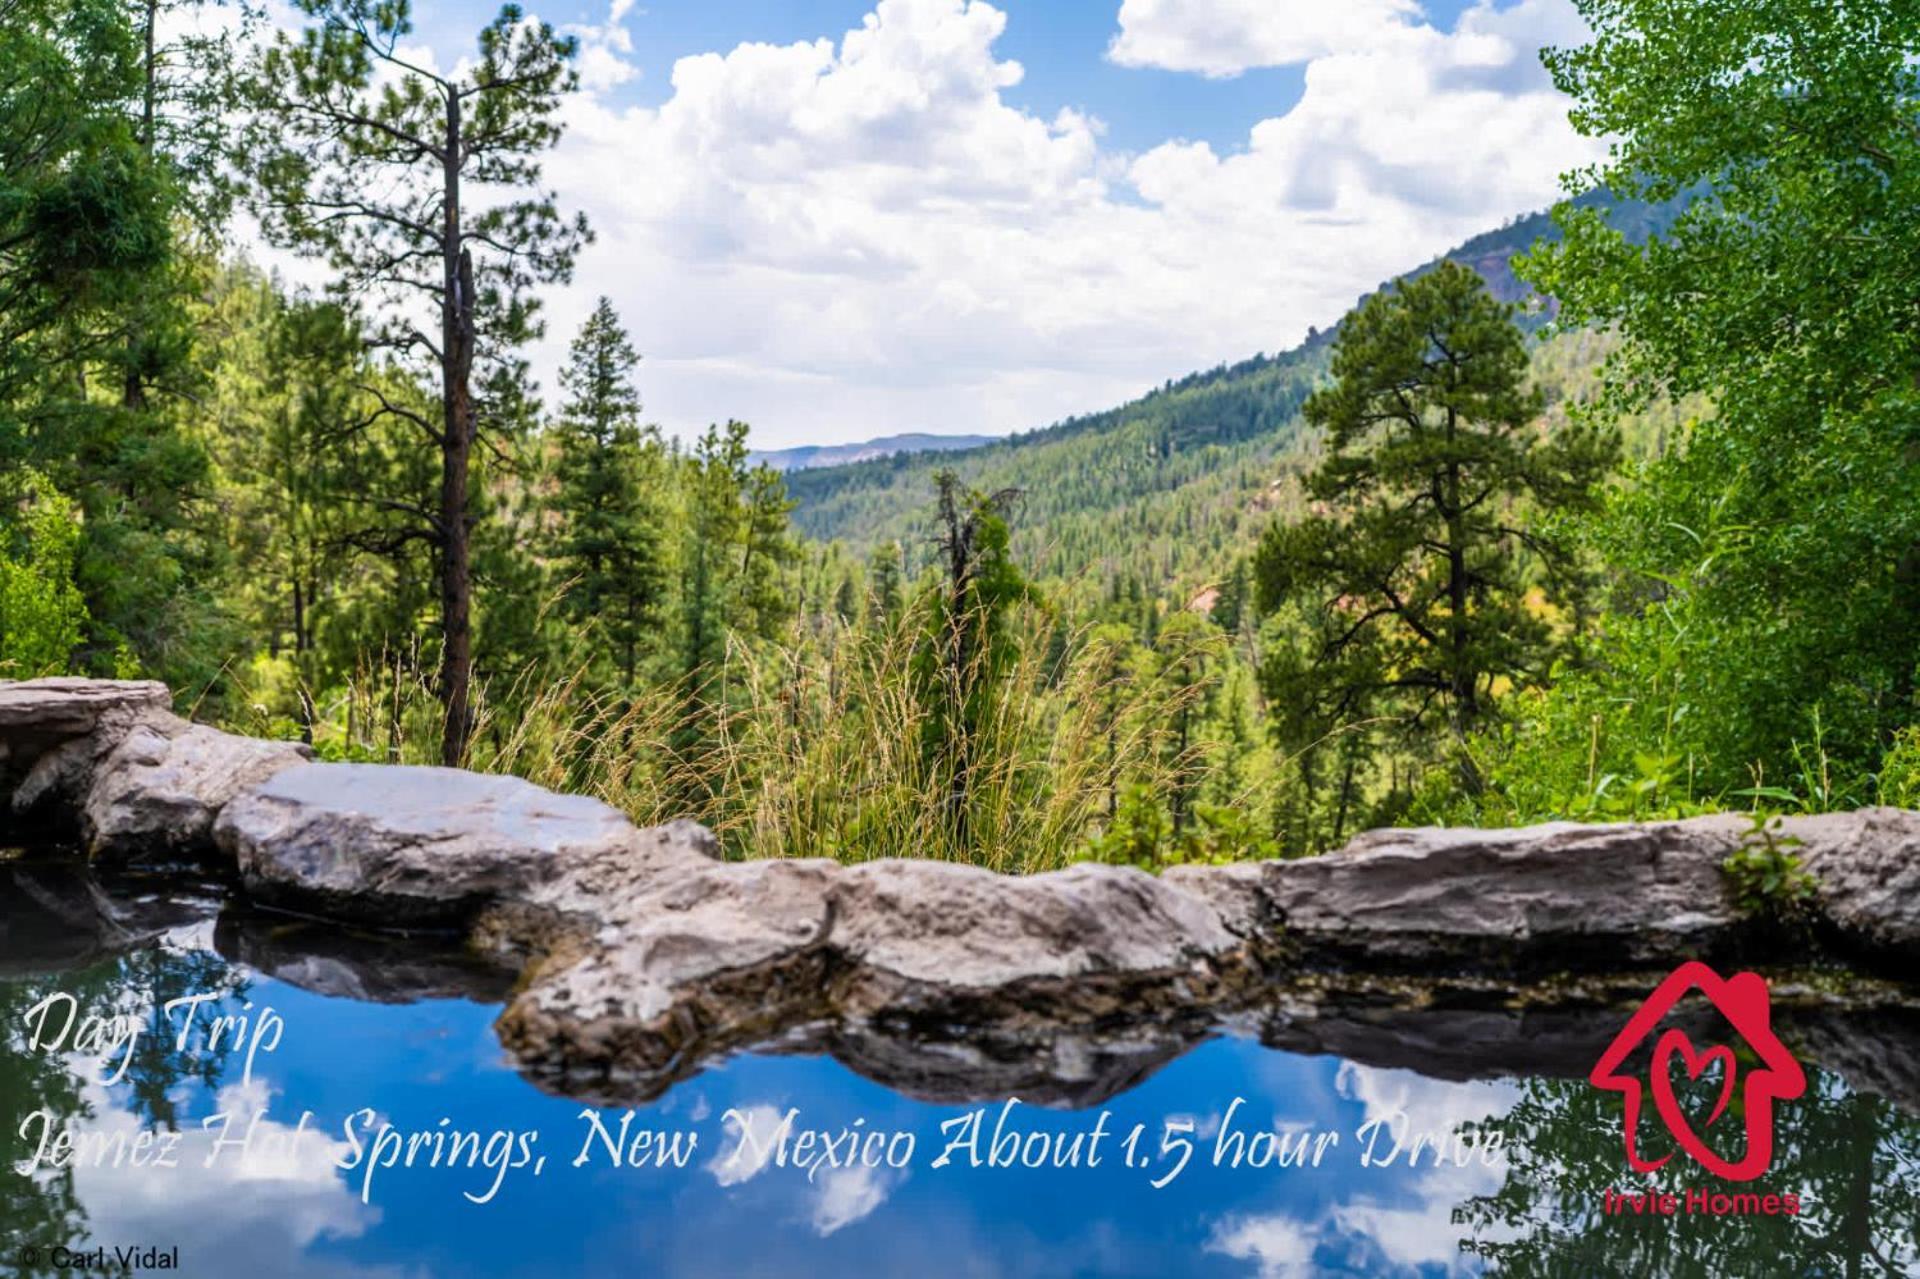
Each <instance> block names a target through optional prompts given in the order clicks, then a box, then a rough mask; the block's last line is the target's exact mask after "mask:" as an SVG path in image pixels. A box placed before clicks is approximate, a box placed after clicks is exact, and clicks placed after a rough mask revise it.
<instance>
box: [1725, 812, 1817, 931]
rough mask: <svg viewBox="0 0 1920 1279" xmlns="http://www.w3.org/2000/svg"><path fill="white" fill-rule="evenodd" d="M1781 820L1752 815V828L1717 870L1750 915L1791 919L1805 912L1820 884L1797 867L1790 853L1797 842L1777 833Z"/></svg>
mask: <svg viewBox="0 0 1920 1279" xmlns="http://www.w3.org/2000/svg"><path fill="white" fill-rule="evenodd" d="M1779 828H1780V819H1779V818H1778V817H1768V816H1767V815H1765V814H1764V813H1755V814H1754V815H1753V828H1752V829H1751V830H1749V831H1748V832H1747V834H1746V835H1745V837H1744V838H1742V839H1741V841H1740V847H1739V848H1738V849H1736V850H1735V851H1733V852H1731V853H1729V854H1728V855H1727V857H1726V860H1725V861H1723V862H1721V863H1720V868H1721V870H1722V871H1724V872H1725V873H1726V876H1727V880H1728V882H1729V883H1730V884H1731V885H1732V887H1733V894H1734V900H1735V901H1736V902H1737V903H1739V906H1740V909H1742V910H1744V911H1747V912H1748V913H1749V914H1766V915H1771V916H1773V917H1776V918H1780V919H1792V918H1794V917H1796V916H1797V915H1799V914H1800V913H1801V912H1803V911H1804V910H1805V909H1806V906H1807V903H1809V902H1810V901H1811V900H1812V899H1813V895H1814V892H1815V890H1816V889H1818V887H1819V883H1818V881H1817V880H1815V879H1814V877H1813V876H1812V875H1811V874H1810V873H1808V872H1807V871H1806V870H1805V869H1804V868H1802V867H1801V865H1800V858H1799V855H1798V854H1796V853H1795V852H1794V851H1793V850H1794V849H1795V848H1798V847H1799V846H1800V842H1801V841H1800V840H1799V839H1798V838H1797V837H1795V836H1792V835H1783V834H1781V833H1780V829H1779Z"/></svg>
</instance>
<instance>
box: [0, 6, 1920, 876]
mask: <svg viewBox="0 0 1920 1279" xmlns="http://www.w3.org/2000/svg"><path fill="white" fill-rule="evenodd" d="M175 7H176V8H184V9H191V8H193V7H194V3H193V0H182V3H181V4H180V5H177V6H175ZM1581 8H1582V11H1583V14H1584V16H1585V17H1586V19H1587V20H1588V22H1589V24H1590V25H1591V26H1592V27H1593V30H1594V43H1593V44H1592V45H1591V46H1590V47H1583V48H1581V49H1574V50H1558V51H1551V52H1550V53H1549V55H1548V57H1547V64H1548V70H1549V71H1550V72H1551V73H1552V75H1553V77H1554V79H1555V81H1556V83H1557V84H1558V85H1559V87H1560V88H1561V90H1562V91H1563V92H1565V93H1566V94H1567V95H1568V96H1569V97H1570V98H1571V100H1572V101H1573V102H1574V103H1575V111H1574V115H1573V120H1574V123H1575V125H1576V126H1577V127H1578V128H1580V129H1581V130H1583V131H1585V132H1587V133H1589V134H1591V135H1592V136H1594V137H1596V138H1607V139H1610V140H1611V142H1612V144H1613V148H1614V149H1613V152H1612V157H1613V158H1612V159H1611V160H1609V162H1608V163H1607V164H1606V165H1604V166H1602V167H1601V168H1600V169H1599V170H1597V171H1594V172H1583V173H1580V174H1577V175H1575V176H1574V178H1573V179H1572V186H1571V188H1570V191H1569V195H1570V197H1571V198H1569V200H1567V201H1566V202H1564V203H1563V204H1562V205H1560V206H1559V207H1557V208H1556V209H1555V211H1554V213H1553V215H1552V217H1551V219H1549V218H1547V217H1546V216H1545V215H1533V216H1530V217H1524V218H1521V219H1520V220H1518V221H1516V222H1514V223H1512V224H1510V225H1508V226H1505V227H1502V228H1498V229H1496V230H1492V231H1489V232H1488V233H1487V234H1485V235H1483V236H1478V237H1475V238H1474V239H1473V240H1471V241H1469V242H1468V243H1466V244H1464V245H1462V246H1461V247H1460V248H1459V249H1457V250H1456V251H1455V252H1454V253H1453V254H1451V255H1448V257H1447V258H1446V259H1444V260H1441V261H1439V262H1436V263H1429V264H1427V265H1425V266H1423V267H1420V268H1417V269H1414V270H1411V271H1410V272H1409V273H1408V275H1407V276H1406V277H1403V278H1402V279H1401V280H1400V281H1398V282H1397V283H1396V284H1395V285H1394V287H1392V288H1387V289H1382V290H1379V291H1376V292H1375V293H1373V294H1371V295H1369V296H1368V297H1366V298H1364V299H1362V300H1361V303H1360V305H1359V306H1358V307H1356V308H1355V310H1354V311H1353V312H1351V313H1350V314H1349V315H1347V316H1345V317H1338V316H1329V317H1327V326H1326V328H1325V329H1324V330H1323V331H1321V332H1318V333H1316V334H1314V335H1313V336H1312V337H1311V338H1310V339H1309V340H1308V341H1307V342H1305V343H1304V344H1302V345H1301V346H1300V347H1298V348H1296V349H1294V350H1291V351H1287V352H1284V353H1281V354H1278V355H1262V356H1257V357H1255V358H1253V359H1249V360H1245V361H1243V362H1241V363H1238V364H1233V365H1226V366H1222V367H1220V368H1217V369H1213V370H1210V371H1208V372H1204V373H1196V374H1193V375H1191V376H1188V377H1185V378H1182V379H1180V380H1178V381H1175V382H1169V383H1167V384H1165V385H1163V386H1161V387H1159V388H1158V389H1156V390H1154V391H1153V392H1152V393H1150V394H1148V395H1146V396H1143V397H1142V398H1141V399H1139V400H1137V401H1135V402H1133V403H1131V404H1128V405H1125V406H1122V407H1120V408H1116V409H1112V410H1109V411H1106V412H1101V413H1093V414H1089V415H1087V416H1084V417H1078V418H1073V419H1070V420H1068V421H1065V422H1061V423H1058V424H1056V425H1054V426H1050V427H1047V428H1045V429H1043V430H1038V431H1035V432H1032V433H1031V434H1028V435H1024V436H1020V437H1017V438H1014V439H1010V440H1006V441H1003V442H998V443H995V444H992V445H990V446H987V447H984V448H979V449H971V450H964V451H960V452H957V453H947V454H939V455H927V454H911V455H901V456H895V457H889V458H886V459H884V460H876V461H871V462H866V463H863V464H860V465H857V466H849V467H836V468H824V469H818V470H799V471H794V472H791V473H788V474H784V475H783V474H782V473H780V472H778V471H776V470H775V469H774V468H772V467H771V466H767V465H756V464H755V462H754V461H753V458H752V454H751V442H750V441H751V427H750V426H749V425H748V424H747V423H743V422H740V421H736V420H734V419H733V417H732V415H731V414H730V412H729V409H728V406H727V405H725V404H715V405H713V406H712V412H711V420H712V422H713V425H712V426H711V427H709V428H708V429H707V430H706V431H704V432H702V433H701V435H700V436H699V437H698V438H697V439H695V440H692V441H676V440H672V439H669V438H666V437H665V436H664V435H663V434H662V433H661V432H660V431H659V430H658V428H657V427H655V426H653V425H652V424H650V423H649V421H648V420H647V417H646V414H645V411H644V408H643V399H642V392H643V390H644V386H643V384H642V383H641V381H640V380H639V373H640V369H641V368H642V365H641V364H640V355H641V353H640V352H638V351H637V350H635V349H634V347H633V345H632V343H631V342H630V340H629V338H628V331H629V330H628V321H627V319H626V318H624V317H622V316H621V315H619V314H618V313H617V311H616V310H615V309H614V307H613V306H612V304H611V303H610V302H607V301H606V300H605V299H602V300H601V303H600V305H599V306H598V307H596V308H595V309H594V311H593V314H592V316H591V318H590V320H589V321H588V322H587V323H586V324H585V325H583V326H582V327H581V328H580V329H579V330H577V331H576V332H575V333H572V334H569V335H566V336H568V337H570V338H571V343H570V346H569V350H568V358H567V360H566V362H565V365H564V367H563V369H562V370H561V371H560V374H559V377H558V379H557V383H558V385H557V386H555V387H551V388H542V387H540V386H539V385H538V384H537V382H536V380H535V378H534V376H533V370H532V369H531V367H530V365H529V361H528V356H527V352H528V350H529V349H530V344H531V343H532V342H533V340H534V339H535V338H536V337H537V336H538V335H539V334H540V333H541V331H542V324H543V321H542V311H541V304H542V301H543V300H544V297H545V295H546V293H547V291H549V290H551V289H555V288H558V287H561V286H563V285H564V284H565V283H566V282H567V281H568V280H569V279H570V278H571V275H572V271H573V266H574V261H575V257H576V254H577V252H578V251H579V249H580V248H581V246H582V245H583V244H584V243H586V239H587V236H588V235H589V232H590V228H588V227H587V226H586V224H585V223H584V221H583V220H582V219H581V218H580V217H579V216H578V215H577V214H575V213H573V212H571V211H570V210H568V209H565V208H563V207H560V205H559V203H558V202H557V201H556V199H555V198H554V197H553V196H551V195H548V194H546V193H545V188H544V187H543V185H542V178H541V163H542V160H543V158H544V157H545V156H546V154H547V153H548V151H549V150H550V148H552V147H553V146H554V145H555V143H556V142H557V141H558V139H559V137H560V135H561V131H562V128H563V123H562V122H563V120H564V119H565V118H566V117H565V113H564V112H563V111H562V110H561V107H562V104H563V103H564V102H565V101H566V97H567V95H568V94H569V93H571V92H573V91H574V89H575V87H576V86H577V83H578V81H577V73H576V71H575V69H574V59H575V56H576V55H577V53H578V51H579V47H578V42H577V39H576V38H575V37H574V36H573V35H571V34H569V33H567V32H565V31H562V30H557V29H555V28H553V27H551V26H548V25H546V24H542V23H539V22H536V21H532V20H528V19H526V18H525V16H524V15H523V14H522V13H521V12H520V11H519V10H518V9H517V8H515V7H513V6H508V7H506V8H504V9H503V10H502V11H501V12H500V14H499V15H498V16H497V17H496V18H494V19H493V20H492V21H491V22H488V23H487V24H485V25H484V26H481V27H479V28H478V29H477V30H476V31H475V32H474V35H473V40H472V43H471V48H472V50H473V51H474V57H473V58H472V59H470V60H463V61H460V62H458V63H457V64H455V65H456V68H457V69H456V70H454V71H450V72H448V73H446V74H445V75H442V74H440V73H438V72H435V71H433V70H431V69H429V68H425V67H421V66H419V65H416V64H414V63H413V62H411V61H409V60H408V58H407V57H406V56H405V55H404V54H403V53H401V52H399V50H401V49H403V48H405V47H407V42H408V40H409V39H410V38H411V35H412V31H413V28H412V19H411V16H410V9H409V7H408V5H407V4H406V3H405V2H404V0H399V2H397V3H393V4H379V5H369V4H365V3H361V2H360V0H303V4H302V6H301V10H302V14H303V15H304V20H305V21H306V24H307V26H306V29H305V30H304V31H301V32H298V33H296V32H293V31H274V30H265V31H254V32H251V33H249V32H248V31H247V29H246V28H244V27H241V28H235V29H233V30H230V31H228V32H227V34H226V35H225V36H223V37H221V38H218V39H214V38H207V39H200V38H197V37H196V38H194V39H187V40H182V41H178V42H173V43H169V42H168V40H167V38H166V36H167V31H168V30H169V29H171V28H166V27H164V26H163V25H157V24H156V18H155V14H156V12H157V10H156V9H155V8H153V7H151V6H149V7H148V8H147V9H145V10H144V11H142V10H139V9H137V8H135V7H132V6H124V5H116V4H109V3H98V2H96V0H0V16H4V21H0V334H4V335H5V339H6V340H5V343H4V345H0V676H7V677H27V676H36V675H44V674H54V673H63V672H76V673H92V674H103V675H115V676H120V677H127V678H133V677H151V678H159V679H163V680H166V681H167V682H168V683H170V684H171V685H172V686H173V687H174V688H175V689H176V690H177V692H178V695H179V701H180V704H181V705H182V707H183V708H185V709H188V710H191V711H193V712H194V713H196V714H198V715H200V716H201V717H203V718H206V719H209V720H212V721H215V722H218V723H222V724H226V725H229V726H233V727H237V728H240V729H243V730H245V731H249V732H252V733H255V734H260V735H273V736H286V737H300V738H304V739H306V740H308V741H311V742H312V743H313V745H314V747H315V749H316V750H317V751H318V752H319V753H320V754H322V755H323V756H325V757H329V758H352V759H381V760H410V761H420V760H435V761H440V762H445V763H457V764H462V765H465V766H468V767H474V768H481V769H492V770H499V771H509V772H515V773H519V774H522V775H525V776H528V777H530V778H533V779H535V780H537V781H540V782H542V783H545V784H547V785H550V786H554V787H559V788H565V789H569V790H575V791H583V792H589V793H593V794H597V795H601V796H603V797H605V798H606V799H608V800H609V801H610V802H612V803H615V804H617V805H620V806H621V807H623V808H625V809H626V810H628V811H629V812H630V813H632V814H633V815H634V816H635V817H637V818H640V819H642V820H652V819H659V818H664V817H669V816H677V815H686V814H691V815H693V816H696V817H698V818H700V819H702V820H704V821H706V822H708V823H709V824H711V825H712V826H713V827H714V828H715V829H716V830H718V831H719V832H720V833H721V835H722V837H723V838H724V840H725V841H726V844H727V847H728V849H729V850H730V852H732V853H733V854H734V855H788V854H795V853H802V854H820V855H830V856H837V857H841V858H847V859H860V858H868V857H881V856H898V855H902V854H919V855H927V856H936V857H947V858H954V859H964V860H972V861H977V862H982V863H985V864H990V865H994V866H1000V867H1004V868H1008V869H1033V868H1039V867H1046V866H1056V865H1060V864H1063V863H1066V862H1069V861H1073V860H1075V859H1080V858H1100V859H1105V860H1114V861H1128V862H1133V863H1136V864H1139V865H1142V866H1148V867H1158V866H1162V865H1165V864H1167V863H1169V862H1172V861H1179V860H1190V859H1195V858H1223V857H1246V856H1260V855H1272V854H1281V855H1289V856H1291V855H1302V854H1307V853H1311V852H1314V851H1317V850H1320V849H1323V848H1326V847H1328V846H1330V845H1333V844H1335V843H1338V842H1340V841H1341V840H1343V839H1344V838H1346V837H1347V836H1348V835H1350V834H1351V833H1352V832H1354V831H1356V830H1359V829H1363V828H1365V827H1368V826H1373V825H1380V824H1383V823H1389V822H1394V821H1398V820H1402V819H1406V818H1409V817H1414V818H1418V819H1420V820H1425V821H1475V822H1482V823H1487V822H1496V823H1497V822H1508V821H1521V820H1534V819H1539V818H1544V817H1550V816H1551V817H1603V816H1604V817H1634V816H1648V815H1654V814H1668V815H1671V814H1680V813H1688V812H1695V811H1700V810H1702V809H1707V808H1715V807H1728V806H1742V807H1745V806H1751V805H1753V804H1755V803H1764V804H1770V805H1778V806H1787V805H1793V806H1800V807H1805V808H1828V807H1835V806H1840V805H1846V804H1855V803H1860V802H1863V801H1865V800H1869V799H1881V800H1886V801H1890V802H1911V801H1912V800H1914V799H1916V798H1920V692H1917V691H1916V690H1917V689H1920V660H1916V654H1920V587H1917V586H1916V583H1920V467H1916V464H1915V459H1916V452H1915V449H1914V447H1913V443H1912V441H1913V438H1914V431H1913V429H1912V427H1913V422H1914V421H1915V400H1914V390H1913V388H1914V387H1916V386H1920V325H1916V322H1915V311H1914V307H1913V297H1914V292H1913V286H1912V263H1913V262H1915V261H1916V260H1920V212H1917V211H1920V190H1916V188H1915V183H1916V181H1917V180H1920V179H1916V174H1920V127H1916V122H1917V121H1920V99H1917V97H1916V90H1915V82H1914V78H1913V75H1912V67H1913V65H1914V62H1915V59H1916V57H1920V48H1916V45H1915V40H1916V32H1920V24H1914V23H1894V24H1884V25H1875V24H1871V23H1856V22H1853V21H1851V20H1846V21H1842V20H1839V19H1837V18H1835V17H1834V14H1833V12H1832V11H1831V6H1829V5H1827V4H1826V3H1825V0H1791V3H1786V4H1784V5H1783V6H1782V7H1780V8H1779V9H1778V11H1777V12H1774V11H1770V12H1769V14H1766V15H1760V16H1757V17H1755V18H1753V20H1752V22H1750V23H1745V24H1740V25H1738V26H1732V25H1728V24H1722V23H1720V22H1719V21H1718V19H1717V17H1716V16H1715V15H1714V14H1713V13H1710V12H1708V11H1707V10H1706V9H1705V8H1704V7H1699V6H1694V7H1688V6H1677V7H1676V6H1671V5H1656V4H1651V3H1646V4H1642V3H1628V4H1621V5H1615V4H1604V5H1603V4H1599V3H1584V2H1583V3H1581ZM1803 46H1804V47H1803ZM1648 51H1652V52H1651V53H1649V52H1648ZM1653 54H1657V55H1658V56H1652V55H1653ZM13 72H18V74H13ZM1605 192H1618V193H1620V198H1619V199H1618V200H1616V199H1614V198H1612V197H1610V196H1607V195H1605V194H1603V193H1605ZM1689 196H1691V197H1693V198H1691V199H1689V198H1688V197H1689ZM241 208H244V209H246V210H248V211H249V212H250V213H251V214H252V218H253V220H252V222H250V223H249V224H248V225H252V226H257V227H259V228H261V234H263V235H264V236H265V237H266V239H267V240H268V241H269V242H270V243H272V244H274V245H276V246H279V247H280V248H281V249H283V250H285V251H288V252H292V253H295V254H298V255H301V256H303V257H305V258H307V259H309V260H310V261H311V263H312V264H313V265H314V269H315V270H316V271H317V272H318V273H320V274H321V275H322V276H323V277H324V279H325V287H324V288H320V289H316V290H311V291H309V290H300V289H293V288H290V287H288V286H286V285H285V284H284V283H282V282H281V281H278V280H276V279H274V278H272V277H269V276H267V275H265V274H264V273H263V272H262V271H260V270H259V269H258V268H257V267H256V266H254V265H251V264H250V263H248V262H247V261H246V260H245V257H244V255H240V254H236V253H235V252H234V249H233V244H234V238H235V237H234V228H235V227H236V225H238V223H237V222H236V214H237V211H238V210H239V209H241ZM1546 299H1552V301H1551V302H1549V301H1547V300H1546ZM550 392H552V393H554V394H549V393H550ZM549 399H552V400H553V401H554V402H555V403H554V405H553V407H551V408H550V407H549V406H548V401H549ZM796 534H801V535H804V537H802V536H796ZM1763 853H1764V855H1763V856H1762V855H1758V854H1757V855H1756V856H1759V858H1760V859H1759V860H1758V861H1757V862H1756V863H1755V864H1754V865H1753V866H1752V867H1750V868H1749V869H1750V870H1751V871H1752V873H1753V875H1754V877H1755V882H1756V883H1757V884H1759V885H1760V886H1761V887H1762V888H1766V886H1767V885H1772V887H1771V888H1767V889H1766V890H1767V891H1770V892H1773V891H1780V890H1781V888H1782V886H1783V885H1784V886H1785V887H1786V889H1791V888H1792V886H1793V885H1794V884H1795V883H1796V882H1797V881H1795V880H1794V878H1793V876H1792V874H1791V869H1792V867H1791V863H1790V858H1787V857H1786V855H1785V854H1782V853H1781V852H1780V851H1779V850H1763Z"/></svg>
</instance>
